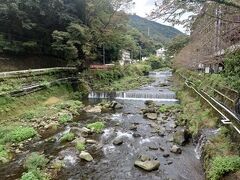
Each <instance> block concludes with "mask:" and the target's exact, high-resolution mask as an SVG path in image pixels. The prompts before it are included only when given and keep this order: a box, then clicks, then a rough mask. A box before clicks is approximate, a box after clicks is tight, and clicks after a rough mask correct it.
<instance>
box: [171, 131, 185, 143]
mask: <svg viewBox="0 0 240 180" xmlns="http://www.w3.org/2000/svg"><path fill="white" fill-rule="evenodd" d="M187 140H188V139H187V131H186V130H185V129H181V130H178V131H177V132H176V133H174V135H173V142H175V143H177V144H178V145H180V146H182V145H184V144H185V143H186V142H187Z"/></svg>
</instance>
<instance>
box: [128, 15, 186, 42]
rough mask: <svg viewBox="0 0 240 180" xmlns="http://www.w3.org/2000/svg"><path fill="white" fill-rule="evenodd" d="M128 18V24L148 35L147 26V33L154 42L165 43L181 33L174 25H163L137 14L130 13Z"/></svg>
mask: <svg viewBox="0 0 240 180" xmlns="http://www.w3.org/2000/svg"><path fill="white" fill-rule="evenodd" d="M129 19H130V21H129V24H130V25H131V26H132V27H134V28H136V29H137V30H139V31H140V32H141V33H143V34H145V35H146V36H147V35H148V28H149V35H150V37H151V38H152V39H153V40H154V41H156V42H161V43H166V42H168V41H169V40H170V39H172V38H175V37H176V36H178V35H183V33H182V32H180V31H179V30H177V29H175V28H174V27H171V26H165V25H163V24H160V23H157V22H154V21H150V20H148V19H145V18H142V17H140V16H137V15H131V16H129Z"/></svg>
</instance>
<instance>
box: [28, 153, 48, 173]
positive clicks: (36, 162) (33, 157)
mask: <svg viewBox="0 0 240 180" xmlns="http://www.w3.org/2000/svg"><path fill="white" fill-rule="evenodd" d="M47 163H48V159H46V158H45V156H44V155H41V154H39V153H36V152H33V153H31V154H30V155H29V156H28V157H27V158H26V161H25V163H24V167H25V168H27V169H28V170H36V169H43V168H45V167H46V165H47Z"/></svg>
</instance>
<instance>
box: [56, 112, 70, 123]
mask: <svg viewBox="0 0 240 180" xmlns="http://www.w3.org/2000/svg"><path fill="white" fill-rule="evenodd" d="M72 119H73V117H72V115H71V114H69V113H63V114H60V116H59V117H58V121H59V122H60V123H61V124H65V123H67V122H70V121H72Z"/></svg>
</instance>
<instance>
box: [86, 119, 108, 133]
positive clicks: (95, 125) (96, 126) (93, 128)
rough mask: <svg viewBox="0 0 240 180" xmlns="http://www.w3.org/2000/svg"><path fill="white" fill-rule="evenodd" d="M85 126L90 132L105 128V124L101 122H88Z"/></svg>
mask: <svg viewBox="0 0 240 180" xmlns="http://www.w3.org/2000/svg"><path fill="white" fill-rule="evenodd" d="M87 128H88V129H90V130H91V131H92V132H95V133H101V132H102V130H103V129H104V128H105V125H104V123H103V122H95V123H92V124H88V125H87Z"/></svg>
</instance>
